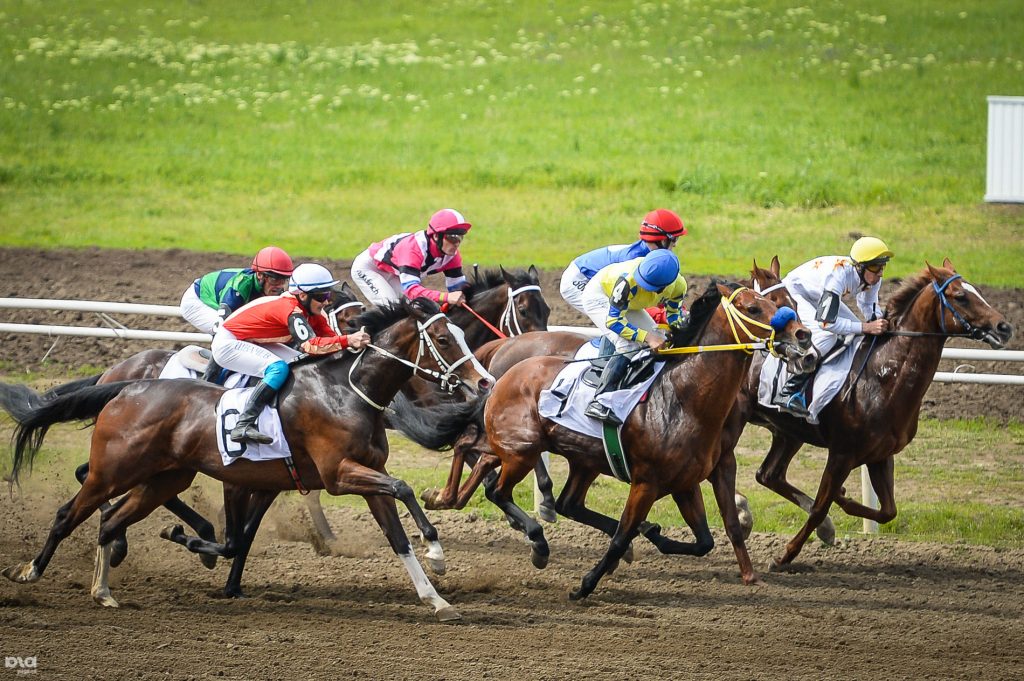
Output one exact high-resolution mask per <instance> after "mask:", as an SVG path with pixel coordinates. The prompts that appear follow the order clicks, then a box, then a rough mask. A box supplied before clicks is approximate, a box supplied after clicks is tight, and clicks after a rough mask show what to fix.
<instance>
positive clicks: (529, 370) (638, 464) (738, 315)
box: [396, 284, 810, 599]
mask: <svg viewBox="0 0 1024 681" xmlns="http://www.w3.org/2000/svg"><path fill="white" fill-rule="evenodd" d="M691 320H692V321H691V323H692V324H693V328H692V329H691V330H690V332H689V334H687V335H688V336H689V338H681V337H680V336H681V335H683V334H679V333H674V334H673V339H672V340H673V344H675V345H679V344H684V343H686V341H688V340H693V341H695V342H696V343H697V344H698V345H701V346H705V345H720V344H725V343H728V342H729V341H735V342H736V344H740V343H741V336H740V335H738V334H739V333H740V332H741V331H742V332H743V333H744V334H746V337H745V338H742V340H744V341H745V340H747V339H761V340H762V341H763V340H766V339H767V340H768V341H769V343H771V344H772V345H773V346H774V348H778V347H779V346H780V345H781V346H783V348H782V349H784V350H786V351H787V355H791V356H792V357H793V358H794V361H797V360H798V359H799V358H802V357H803V356H804V355H805V354H806V352H807V351H808V349H809V347H810V332H809V331H808V330H807V329H806V327H804V326H803V324H801V323H800V322H799V320H798V319H796V315H795V312H793V311H792V310H791V309H783V310H782V311H781V312H780V309H779V308H778V307H777V306H776V305H775V304H774V303H773V302H771V300H769V299H767V298H764V297H763V296H761V295H760V294H758V293H756V292H755V291H753V290H751V289H748V288H745V287H730V286H726V285H723V284H714V285H712V286H710V287H709V289H708V291H707V293H705V295H704V296H702V297H701V298H700V299H698V300H697V302H696V303H695V304H694V305H693V307H692V309H691ZM749 359H750V355H749V354H745V353H743V352H740V351H737V350H735V349H734V350H733V351H725V352H707V353H699V354H697V355H696V356H695V357H688V358H685V359H681V360H680V359H677V358H675V357H669V358H668V359H667V366H666V367H665V368H664V369H663V370H662V372H661V373H660V374H659V375H658V376H657V378H656V379H655V381H654V383H653V384H652V385H651V386H650V388H649V389H648V396H649V399H647V400H646V401H641V403H640V404H639V405H638V406H637V407H636V408H635V409H634V410H633V411H632V412H631V413H630V415H629V417H628V418H627V419H626V422H625V424H624V425H623V427H622V430H621V438H622V444H623V446H624V450H625V451H626V452H628V457H629V460H630V468H629V471H628V478H629V482H630V491H629V498H628V500H627V503H626V507H625V509H624V511H623V514H622V517H621V518H620V520H619V522H618V524H617V526H614V527H609V525H608V524H607V522H606V521H611V523H612V525H614V521H613V520H611V519H610V518H607V517H605V516H599V514H596V513H594V512H592V511H590V510H589V509H587V508H586V507H585V505H584V502H585V494H586V491H587V489H588V488H589V487H590V485H591V484H592V483H593V481H594V480H595V479H596V478H597V476H598V475H600V474H604V475H612V469H611V467H610V465H609V463H608V460H607V458H606V456H605V453H604V448H603V446H602V443H601V441H600V440H598V439H596V438H593V437H590V436H587V435H581V434H578V433H575V432H573V431H571V430H569V429H567V428H564V427H563V426H561V425H558V424H556V423H554V422H553V421H550V420H548V419H546V418H544V417H541V416H540V415H539V413H538V408H537V404H538V400H539V397H540V392H541V391H542V390H544V389H545V388H546V387H547V386H549V385H551V384H552V382H553V380H554V379H555V377H556V375H557V374H558V373H559V372H560V371H561V369H562V368H563V366H564V359H563V358H559V357H536V358H533V359H529V360H526V361H524V362H521V363H519V364H516V365H515V366H513V367H512V368H511V369H510V370H509V371H508V373H506V374H505V375H504V376H503V377H501V378H500V379H499V380H498V382H497V384H496V385H495V387H494V390H493V391H492V392H491V393H489V394H488V395H487V396H485V397H484V398H483V399H482V403H483V405H482V410H483V431H484V432H485V434H486V446H483V447H481V448H480V450H479V459H478V460H477V463H476V465H475V466H474V468H473V473H472V475H471V476H470V478H469V480H468V481H467V482H466V484H465V485H464V486H463V490H462V491H460V495H459V498H458V500H457V505H458V504H463V503H465V501H466V500H468V498H469V495H471V494H472V493H473V491H475V489H476V486H478V485H479V484H480V482H481V481H482V480H483V478H484V476H485V475H487V474H488V473H489V472H491V471H492V470H494V469H495V468H496V467H497V466H498V465H500V466H501V472H500V473H499V475H498V480H497V483H496V484H495V486H494V488H493V489H487V490H485V491H486V492H487V496H488V498H489V499H490V500H491V501H492V502H494V503H495V504H496V505H497V506H498V507H499V508H501V510H502V511H504V512H505V514H506V515H507V516H510V517H513V518H515V519H516V521H517V523H518V527H519V528H521V529H522V530H523V531H524V533H525V534H526V537H527V540H528V542H529V543H530V544H531V545H532V551H531V559H532V561H533V564H534V565H535V566H536V567H539V568H540V567H544V566H545V565H546V564H547V560H548V555H549V548H548V545H547V541H546V539H545V538H544V533H543V529H542V528H541V526H540V525H539V524H538V523H537V522H536V521H534V520H533V519H532V518H531V517H530V516H528V515H527V514H526V513H524V512H523V511H522V509H520V508H519V507H518V506H516V505H515V503H514V501H513V499H512V490H513V488H514V487H515V485H516V484H517V483H519V482H520V481H521V480H522V479H523V477H524V476H525V475H526V473H527V472H528V471H529V470H530V469H531V468H533V466H534V465H535V464H536V462H537V460H538V459H539V457H540V454H541V452H544V451H551V452H555V453H557V454H560V455H562V456H564V457H565V458H566V459H568V461H569V478H568V480H567V481H566V485H565V487H564V488H563V490H562V492H561V494H560V495H559V498H558V502H557V504H558V510H559V512H560V513H562V514H564V515H567V516H568V517H570V518H573V519H575V520H578V521H580V522H583V523H586V524H589V525H591V526H593V527H597V528H598V529H601V530H602V531H605V532H606V533H608V534H610V535H612V539H611V543H610V547H609V549H608V551H607V553H606V554H605V556H604V558H603V559H602V560H601V561H600V562H599V563H598V565H597V566H596V567H595V568H594V569H593V570H591V571H590V572H589V573H588V574H587V575H586V576H585V577H584V579H583V583H582V585H581V587H580V588H579V589H578V590H576V591H574V592H573V593H572V594H570V597H571V598H574V599H577V598H583V597H585V596H586V595H588V594H589V593H591V592H592V591H593V589H594V588H595V586H596V585H597V583H598V581H599V580H600V578H601V577H602V576H603V575H604V574H606V573H607V572H608V571H610V570H612V569H614V567H615V565H617V564H618V561H619V559H620V558H622V557H623V556H624V554H625V553H626V551H627V549H628V547H629V545H630V543H631V542H632V540H633V539H634V537H636V535H637V534H638V532H639V530H640V528H641V523H643V522H644V520H645V518H646V517H647V513H648V512H649V511H650V508H651V506H652V505H653V503H654V502H655V501H656V500H657V499H659V498H661V497H663V496H665V495H667V494H671V495H672V496H673V498H674V499H675V501H676V504H677V506H678V507H679V510H680V512H681V513H682V515H683V517H684V518H685V519H686V521H687V523H688V524H690V525H691V527H693V528H694V530H695V535H696V539H697V541H696V543H684V542H677V541H673V540H670V539H668V538H665V537H658V538H657V540H656V544H657V546H658V548H659V549H660V550H661V551H662V552H664V553H675V554H694V553H697V552H698V550H702V547H703V546H704V545H706V544H707V543H708V542H711V536H710V531H709V530H708V527H707V521H706V517H704V509H703V498H702V497H701V494H700V489H699V483H700V482H701V481H702V480H704V479H705V478H707V477H708V476H709V474H710V473H711V472H712V470H713V469H714V467H715V464H716V458H717V457H718V455H719V451H720V450H719V435H720V433H721V428H722V424H723V422H724V420H725V417H726V415H727V413H728V412H729V410H730V408H731V407H732V404H733V401H734V400H735V396H736V392H737V391H738V390H739V385H740V382H741V380H742V378H743V376H744V375H745V371H746V367H747V364H748V363H749ZM472 406H473V405H469V406H467V407H463V408H462V409H461V410H459V411H458V412H456V410H455V409H454V408H451V407H449V408H448V409H449V411H450V412H451V413H449V414H447V415H446V417H445V418H437V417H436V415H434V414H429V413H426V415H425V416H424V417H423V418H406V417H407V416H415V415H416V412H414V411H409V412H407V413H406V414H399V415H397V416H396V420H398V418H402V419H403V423H402V425H403V428H402V430H403V432H405V433H406V434H407V435H410V436H411V437H413V439H414V440H416V441H418V442H420V443H421V444H427V443H431V444H436V443H437V442H444V441H445V440H447V441H448V442H452V441H454V440H455V439H456V438H457V437H458V435H459V433H460V432H461V430H462V429H464V428H465V426H466V425H467V423H468V422H470V421H472V420H478V419H479V412H480V410H481V405H476V409H475V410H473V409H471V407H472ZM428 446H429V445H428ZM717 500H718V502H719V504H720V505H722V506H723V516H729V517H735V515H736V509H735V502H734V500H733V499H732V498H728V499H722V498H718V499H717ZM730 506H731V508H730ZM650 529H651V530H652V532H653V531H655V530H656V529H657V526H650ZM649 538H650V537H649ZM652 541H654V540H653V539H652ZM705 552H706V551H705Z"/></svg>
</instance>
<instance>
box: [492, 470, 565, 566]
mask: <svg viewBox="0 0 1024 681" xmlns="http://www.w3.org/2000/svg"><path fill="white" fill-rule="evenodd" d="M486 458H487V456H486V455H485V456H482V457H480V462H478V463H477V467H476V469H474V471H473V473H474V475H476V474H477V473H478V471H479V469H480V463H482V462H483V461H484V460H485V459H486ZM494 458H495V459H497V457H494ZM532 469H533V466H532V465H531V462H530V460H529V458H528V457H523V456H521V455H516V454H513V455H510V456H507V457H506V458H505V459H503V460H501V473H500V474H499V475H498V482H497V484H495V486H494V487H493V488H485V490H484V491H485V493H486V494H487V498H488V499H489V500H490V501H491V503H493V504H494V505H495V506H497V507H498V508H500V509H501V510H502V512H504V514H505V515H506V516H508V517H509V518H510V521H514V522H516V523H517V524H518V525H519V526H520V527H521V528H522V532H523V534H525V535H526V538H527V539H528V540H529V542H530V545H531V547H532V548H531V550H530V561H531V562H532V563H533V566H534V567H535V568H538V569H543V568H544V567H546V566H547V564H548V558H549V556H550V553H551V550H550V548H548V542H547V539H545V538H544V529H543V528H542V527H541V526H540V523H538V522H537V521H536V520H534V519H533V517H531V516H530V514H529V513H527V512H526V511H524V510H523V509H521V508H519V507H518V506H517V505H516V502H515V501H514V500H513V498H512V490H513V489H515V486H516V485H517V484H519V483H520V482H521V481H522V480H523V478H525V477H526V475H527V474H528V473H529V472H530V471H531V470H532Z"/></svg>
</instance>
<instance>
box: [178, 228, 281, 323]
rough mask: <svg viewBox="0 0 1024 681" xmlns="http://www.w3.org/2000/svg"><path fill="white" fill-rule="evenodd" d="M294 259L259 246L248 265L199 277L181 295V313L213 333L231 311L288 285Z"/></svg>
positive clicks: (276, 250)
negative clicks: (243, 267)
mask: <svg viewBox="0 0 1024 681" xmlns="http://www.w3.org/2000/svg"><path fill="white" fill-rule="evenodd" d="M293 269H294V267H293V266H292V259H291V258H290V257H288V254H287V253H285V252H284V251H283V250H281V249H280V248H278V247H276V246H267V247H266V248H263V249H260V252H259V253H257V254H256V257H255V258H253V260H252V265H251V266H250V267H249V268H247V269H240V268H235V269H226V270H218V271H216V272H210V273H209V274H205V275H203V276H202V277H199V278H198V279H196V280H195V281H194V282H192V284H191V285H190V286H189V287H188V288H187V289H185V292H184V293H183V294H182V296H181V316H182V317H184V318H185V320H186V321H188V322H189V323H190V324H192V326H194V327H196V328H197V329H199V330H200V331H202V332H203V333H208V334H210V335H213V334H214V333H216V331H217V327H218V326H219V325H220V323H221V322H222V321H224V320H225V319H227V317H228V315H230V314H231V313H232V312H234V311H235V310H237V309H238V308H240V307H242V306H243V305H245V304H246V303H249V302H251V301H253V300H256V299H257V298H259V297H261V296H278V295H281V294H282V293H284V292H285V290H286V289H287V287H288V277H290V276H291V275H292V270H293Z"/></svg>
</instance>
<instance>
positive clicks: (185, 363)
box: [158, 345, 249, 388]
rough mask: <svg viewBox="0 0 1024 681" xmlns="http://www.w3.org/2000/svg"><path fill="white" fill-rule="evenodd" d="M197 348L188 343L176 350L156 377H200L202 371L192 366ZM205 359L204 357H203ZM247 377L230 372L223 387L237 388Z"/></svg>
mask: <svg viewBox="0 0 1024 681" xmlns="http://www.w3.org/2000/svg"><path fill="white" fill-rule="evenodd" d="M197 350H198V348H197V347H196V346H194V345H189V346H188V347H186V348H182V349H181V350H178V351H177V352H176V353H174V354H173V355H171V358H170V359H169V360H167V364H165V365H164V368H163V369H162V370H161V371H160V376H159V377H158V378H202V372H200V371H197V370H196V369H194V368H192V367H193V366H194V365H195V353H196V351H197ZM204 359H205V358H204ZM248 380H249V377H248V376H246V375H244V374H236V373H230V374H228V377H227V378H226V379H225V380H224V387H225V388H238V387H240V386H243V385H245V382H246V381H248Z"/></svg>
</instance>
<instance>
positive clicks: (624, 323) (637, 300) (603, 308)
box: [583, 250, 686, 425]
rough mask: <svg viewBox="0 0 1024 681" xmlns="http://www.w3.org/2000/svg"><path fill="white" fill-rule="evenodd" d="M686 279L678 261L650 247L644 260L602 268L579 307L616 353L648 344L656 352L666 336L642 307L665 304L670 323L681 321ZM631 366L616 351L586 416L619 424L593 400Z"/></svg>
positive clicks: (616, 419)
mask: <svg viewBox="0 0 1024 681" xmlns="http://www.w3.org/2000/svg"><path fill="white" fill-rule="evenodd" d="M685 295H686V280H685V279H683V277H682V275H680V274H679V259H678V258H677V257H676V255H675V253H673V252H672V251H669V250H657V251H652V252H651V253H649V254H648V255H646V256H644V257H643V258H636V259H634V260H627V261H626V262H622V263H613V264H611V265H608V266H607V267H604V268H602V269H601V271H600V272H598V273H597V274H596V275H595V276H594V278H593V279H591V280H590V283H588V284H587V285H586V287H585V288H584V289H583V310H584V312H585V313H586V314H587V316H588V317H590V319H591V320H593V322H594V323H595V324H596V325H597V327H598V328H599V329H601V330H604V331H606V334H605V337H606V338H609V339H610V340H611V341H612V343H613V344H614V345H615V352H616V353H624V352H630V351H632V350H638V349H640V347H641V346H642V345H643V344H645V343H646V344H647V346H649V347H650V348H651V349H652V350H657V349H658V348H659V347H661V346H662V345H664V344H665V342H666V339H665V336H663V335H661V333H659V332H658V331H657V329H656V326H655V323H654V320H653V319H651V316H650V315H649V314H648V313H647V312H646V311H645V310H644V308H646V307H649V306H652V305H656V304H657V303H658V302H659V301H662V300H663V301H664V302H665V311H666V320H667V321H668V323H669V325H670V326H677V325H679V324H681V323H682V321H683V317H682V312H681V309H682V300H683V297H684V296H685ZM627 366H629V357H627V356H625V355H623V354H615V355H613V356H612V357H611V359H609V360H608V364H607V365H605V368H604V371H602V372H601V382H600V384H599V385H598V387H597V393H596V394H595V395H594V399H593V401H591V403H590V404H589V405H588V406H587V408H586V410H585V412H584V413H586V415H587V416H590V417H592V418H595V419H598V420H600V421H604V422H605V423H610V424H612V425H621V422H620V421H619V419H618V418H617V417H616V416H615V414H614V413H612V411H611V410H610V409H609V408H608V407H606V406H605V405H603V404H601V403H600V402H598V401H597V397H598V395H601V394H602V393H606V392H609V391H611V390H615V389H616V388H618V386H619V382H620V381H621V380H622V377H623V376H624V375H625V373H626V367H627Z"/></svg>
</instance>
